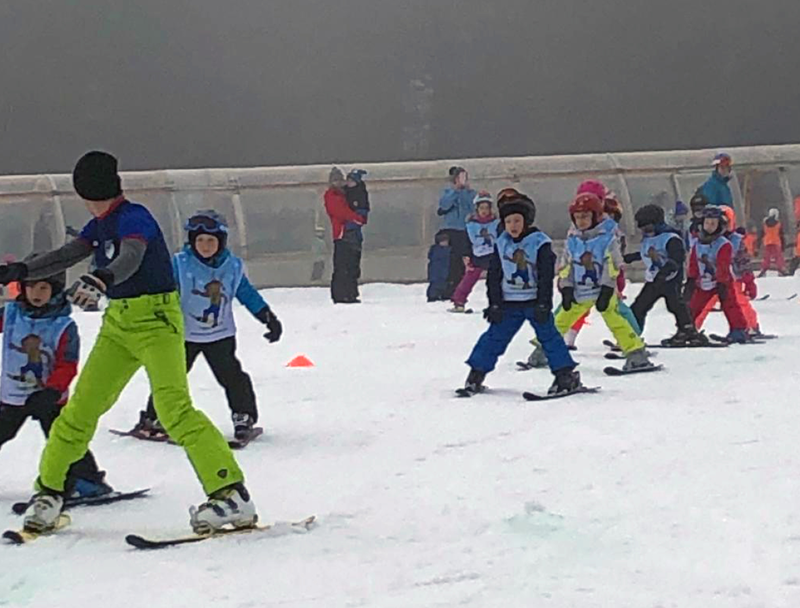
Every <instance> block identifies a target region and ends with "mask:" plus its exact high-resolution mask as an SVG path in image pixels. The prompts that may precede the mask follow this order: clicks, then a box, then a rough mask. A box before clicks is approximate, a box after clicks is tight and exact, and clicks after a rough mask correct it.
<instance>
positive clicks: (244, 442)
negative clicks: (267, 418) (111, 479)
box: [108, 426, 264, 450]
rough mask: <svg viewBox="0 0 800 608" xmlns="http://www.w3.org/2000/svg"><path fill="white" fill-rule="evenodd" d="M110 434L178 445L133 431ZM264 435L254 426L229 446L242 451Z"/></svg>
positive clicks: (166, 437) (165, 436)
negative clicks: (244, 435)
mask: <svg viewBox="0 0 800 608" xmlns="http://www.w3.org/2000/svg"><path fill="white" fill-rule="evenodd" d="M108 432H109V433H111V434H112V435H116V436H117V437H133V438H134V439H139V440H141V441H152V442H154V443H169V444H170V445H177V444H176V443H175V442H174V441H173V440H172V439H170V437H169V436H168V435H155V436H151V435H147V434H144V433H140V432H138V431H136V430H133V429H131V430H130V431H120V430H119V429H108ZM263 434H264V429H263V427H260V426H254V427H253V428H252V429H250V433H249V434H248V435H247V436H246V437H245V438H243V439H235V438H234V439H228V446H229V447H230V448H231V449H232V450H241V449H244V448H246V447H247V446H248V444H249V443H250V442H251V441H253V439H255V438H256V437H260V436H261V435H263Z"/></svg>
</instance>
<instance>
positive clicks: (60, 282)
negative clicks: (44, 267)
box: [22, 253, 67, 297]
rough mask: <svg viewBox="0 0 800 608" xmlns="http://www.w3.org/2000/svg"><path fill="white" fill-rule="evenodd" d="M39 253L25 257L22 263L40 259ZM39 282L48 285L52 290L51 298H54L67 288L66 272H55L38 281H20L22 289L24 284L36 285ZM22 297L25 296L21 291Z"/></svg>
mask: <svg viewBox="0 0 800 608" xmlns="http://www.w3.org/2000/svg"><path fill="white" fill-rule="evenodd" d="M41 256H42V254H41V253H32V254H30V255H29V256H27V257H26V258H25V259H24V260H22V261H23V263H28V262H32V261H33V260H35V259H37V258H39V257H41ZM40 281H44V282H45V283H49V284H50V287H51V288H52V289H53V296H52V297H56V296H57V295H60V294H61V293H63V292H64V289H66V287H67V272H66V271H65V270H62V271H61V272H57V273H56V274H53V275H50V276H49V277H42V278H39V279H24V280H23V281H22V287H23V288H24V287H25V285H26V284H33V283H38V282H40ZM22 294H23V297H24V296H25V291H24V289H23V292H22Z"/></svg>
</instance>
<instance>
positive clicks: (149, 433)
mask: <svg viewBox="0 0 800 608" xmlns="http://www.w3.org/2000/svg"><path fill="white" fill-rule="evenodd" d="M185 229H186V244H185V245H184V247H183V251H180V252H179V253H176V254H175V255H174V256H173V258H172V268H173V272H174V274H175V281H176V283H177V285H178V292H179V294H180V297H181V310H182V311H183V323H184V327H185V328H186V343H185V347H186V372H187V373H188V372H189V371H191V369H192V366H193V365H194V362H195V361H196V360H197V358H198V357H199V356H200V355H201V354H202V355H203V357H204V358H205V360H206V363H208V366H209V367H210V368H211V373H212V374H214V378H216V380H217V382H219V384H220V385H221V386H222V387H223V388H224V389H225V396H226V397H227V400H228V408H229V409H230V410H231V420H232V422H233V433H234V437H235V438H236V440H237V441H247V440H249V438H250V437H251V436H252V432H253V426H254V425H255V423H256V422H257V421H258V408H257V407H256V394H255V391H254V390H253V382H252V381H251V380H250V376H249V375H248V374H247V372H245V371H244V370H243V369H242V364H241V362H240V361H239V359H238V357H237V356H236V333H237V328H236V321H235V320H234V317H233V300H234V299H235V300H238V301H239V302H240V303H241V304H243V305H244V306H245V308H247V310H248V311H249V312H250V314H251V315H253V317H255V318H256V320H258V321H259V322H261V323H263V324H264V325H265V326H266V327H267V329H268V330H269V331H268V332H267V333H266V334H264V337H265V338H266V339H267V340H269V341H270V343H273V342H277V341H278V340H280V337H281V334H282V333H283V325H282V324H281V322H280V321H279V320H278V317H277V316H276V315H275V313H274V312H273V311H272V309H271V308H270V306H269V305H268V304H267V303H266V302H265V301H264V298H262V297H261V294H260V293H258V291H256V288H255V287H253V285H252V284H251V283H250V281H249V280H248V278H247V274H246V268H245V264H244V261H243V260H242V259H241V258H239V257H238V256H236V255H234V254H233V252H231V250H230V249H228V222H227V220H226V219H225V216H223V215H222V214H221V213H218V212H216V211H214V210H212V209H207V210H203V211H198V212H196V213H193V214H192V216H191V217H190V218H189V219H188V220H187V222H186V226H185ZM131 434H132V435H133V436H135V437H138V438H140V439H150V440H156V441H157V440H161V439H164V440H166V439H167V436H166V433H165V432H164V428H163V427H162V426H161V424H160V423H159V421H158V415H157V413H156V408H155V402H154V401H153V397H152V396H151V397H150V399H149V400H148V401H147V409H146V410H145V411H143V412H141V414H140V416H139V422H138V424H136V426H135V427H133V430H131Z"/></svg>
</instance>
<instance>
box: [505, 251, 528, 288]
mask: <svg viewBox="0 0 800 608" xmlns="http://www.w3.org/2000/svg"><path fill="white" fill-rule="evenodd" d="M505 259H506V260H508V261H509V262H513V263H514V264H515V265H516V267H517V269H516V270H515V271H514V274H512V275H511V278H510V279H508V280H507V281H506V283H508V284H509V285H514V286H515V287H517V279H518V278H519V279H522V289H530V288H531V275H532V268H533V264H531V263H530V262H529V261H528V256H527V255H525V250H524V249H516V250H515V251H514V253H513V254H512V255H511V257H508V256H506V258H505Z"/></svg>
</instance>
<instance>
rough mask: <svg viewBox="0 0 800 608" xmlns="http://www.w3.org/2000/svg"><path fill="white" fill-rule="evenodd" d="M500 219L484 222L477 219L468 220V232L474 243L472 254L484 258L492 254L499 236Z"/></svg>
mask: <svg viewBox="0 0 800 608" xmlns="http://www.w3.org/2000/svg"><path fill="white" fill-rule="evenodd" d="M499 224H500V220H492V221H491V222H486V223H485V224H482V223H481V222H477V221H474V220H473V221H470V222H467V234H468V235H469V240H470V242H471V243H472V255H474V256H475V257H476V258H482V257H484V256H487V255H491V253H492V252H493V251H494V242H495V239H496V238H497V226H498V225H499Z"/></svg>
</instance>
